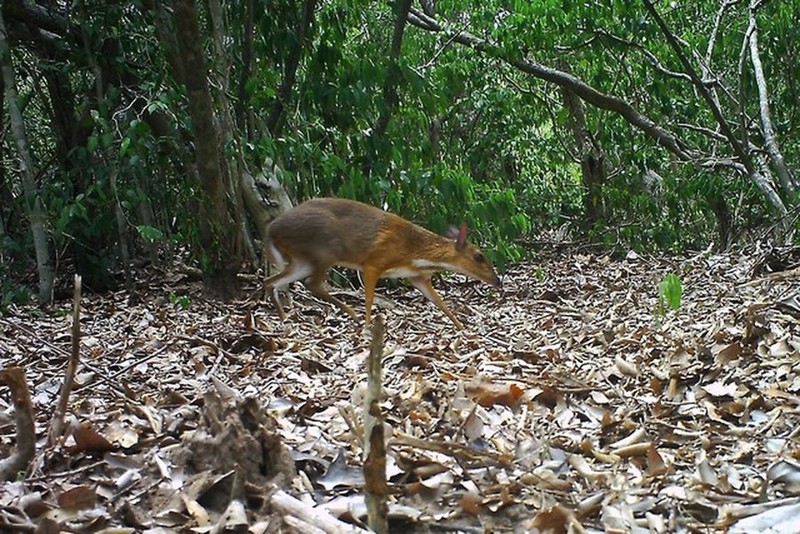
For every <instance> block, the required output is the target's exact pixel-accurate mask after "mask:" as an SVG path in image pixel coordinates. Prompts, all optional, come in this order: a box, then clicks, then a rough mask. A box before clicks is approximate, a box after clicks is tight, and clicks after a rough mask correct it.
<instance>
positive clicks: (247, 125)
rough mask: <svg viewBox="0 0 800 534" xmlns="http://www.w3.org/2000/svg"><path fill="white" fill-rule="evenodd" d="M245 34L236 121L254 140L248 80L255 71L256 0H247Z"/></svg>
mask: <svg viewBox="0 0 800 534" xmlns="http://www.w3.org/2000/svg"><path fill="white" fill-rule="evenodd" d="M242 9H244V10H245V23H244V35H242V65H241V69H240V75H239V90H238V93H237V94H238V98H237V102H236V121H237V123H238V125H239V128H240V129H241V130H242V131H243V132H245V134H246V135H247V140H248V141H252V140H253V120H252V113H250V111H249V110H250V95H249V94H248V93H247V81H248V80H249V79H250V74H251V73H252V71H253V28H254V26H255V0H245V2H244V5H243V7H242Z"/></svg>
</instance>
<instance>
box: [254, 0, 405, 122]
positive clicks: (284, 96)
mask: <svg viewBox="0 0 800 534" xmlns="http://www.w3.org/2000/svg"><path fill="white" fill-rule="evenodd" d="M316 5H317V0H306V1H305V2H304V4H303V16H302V18H301V19H300V23H299V24H298V25H297V30H296V32H297V37H296V39H295V43H294V46H292V49H291V51H290V52H289V57H288V58H287V60H286V69H285V70H284V73H283V80H281V85H280V87H278V94H277V95H276V97H275V103H274V104H273V106H272V109H271V110H270V112H269V117H267V128H268V129H269V131H270V133H271V134H272V136H273V137H277V136H278V135H279V134H280V125H281V124H282V122H281V119H282V118H283V116H284V111H285V109H286V106H287V104H288V102H289V100H290V98H291V96H292V90H293V89H294V82H295V79H296V77H297V68H298V67H299V66H300V59H301V58H302V55H303V50H305V48H306V47H307V46H308V42H309V38H308V34H309V31H310V29H311V22H312V21H313V20H314V8H315V7H316ZM403 19H404V20H405V15H404V16H403Z"/></svg>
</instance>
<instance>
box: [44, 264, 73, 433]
mask: <svg viewBox="0 0 800 534" xmlns="http://www.w3.org/2000/svg"><path fill="white" fill-rule="evenodd" d="M80 317H81V277H80V276H79V275H77V274H76V275H75V293H74V295H73V299H72V353H71V354H70V357H69V361H68V362H67V372H66V374H65V376H64V383H63V384H62V385H61V395H60V396H59V399H58V404H57V405H56V409H55V411H54V412H53V421H52V423H51V424H50V433H49V436H48V439H47V441H48V443H49V444H50V445H54V444H55V443H56V441H58V439H59V438H60V437H61V434H62V432H63V431H64V416H65V415H66V413H67V403H69V394H70V392H71V391H72V384H73V382H74V380H75V373H76V372H77V371H78V364H79V363H80V361H81V323H80Z"/></svg>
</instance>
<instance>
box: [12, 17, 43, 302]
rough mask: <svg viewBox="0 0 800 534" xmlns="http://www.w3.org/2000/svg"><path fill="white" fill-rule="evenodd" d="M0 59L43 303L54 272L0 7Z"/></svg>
mask: <svg viewBox="0 0 800 534" xmlns="http://www.w3.org/2000/svg"><path fill="white" fill-rule="evenodd" d="M0 62H2V71H3V84H4V86H5V96H6V101H7V102H8V112H9V117H10V120H11V130H12V133H13V135H14V141H15V142H16V144H17V153H18V155H19V170H20V174H21V176H22V189H23V191H24V193H25V207H26V209H27V211H28V218H29V219H30V223H31V232H32V233H33V246H34V249H35V251H36V264H37V268H38V271H39V304H45V303H47V302H49V301H50V300H51V299H52V296H53V280H54V278H55V271H54V270H53V264H52V261H51V258H50V242H49V240H48V237H47V228H46V223H47V219H46V217H47V216H46V214H45V210H44V206H42V199H41V197H40V196H39V191H38V189H37V187H36V173H35V172H34V170H33V161H32V159H31V154H30V151H29V150H28V139H27V137H26V135H25V123H24V122H23V119H22V112H21V111H20V109H19V105H18V102H17V89H16V87H15V85H14V68H13V66H12V65H11V50H10V49H9V46H8V40H7V34H6V25H5V21H4V20H3V13H2V9H0Z"/></svg>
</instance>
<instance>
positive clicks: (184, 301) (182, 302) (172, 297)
mask: <svg viewBox="0 0 800 534" xmlns="http://www.w3.org/2000/svg"><path fill="white" fill-rule="evenodd" d="M169 303H170V304H173V305H175V304H177V305H178V306H180V308H181V309H182V310H187V309H189V305H190V304H191V303H192V299H190V298H189V296H188V295H176V294H174V293H170V294H169Z"/></svg>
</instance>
